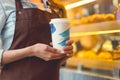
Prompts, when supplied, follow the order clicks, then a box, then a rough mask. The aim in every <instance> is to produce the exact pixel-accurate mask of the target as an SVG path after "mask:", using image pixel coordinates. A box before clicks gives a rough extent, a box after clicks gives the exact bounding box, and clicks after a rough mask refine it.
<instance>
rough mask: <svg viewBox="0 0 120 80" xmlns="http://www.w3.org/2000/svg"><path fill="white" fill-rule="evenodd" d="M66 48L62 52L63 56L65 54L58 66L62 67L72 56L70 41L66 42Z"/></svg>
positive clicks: (71, 42)
mask: <svg viewBox="0 0 120 80" xmlns="http://www.w3.org/2000/svg"><path fill="white" fill-rule="evenodd" d="M66 44H67V46H66V47H64V49H63V51H64V54H65V57H63V58H62V59H61V61H60V64H61V65H62V64H63V63H64V62H65V61H66V59H68V58H70V57H71V56H72V55H73V46H72V44H73V41H72V40H68V41H67V42H66Z"/></svg>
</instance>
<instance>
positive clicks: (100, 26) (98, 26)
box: [70, 20, 120, 37]
mask: <svg viewBox="0 0 120 80" xmlns="http://www.w3.org/2000/svg"><path fill="white" fill-rule="evenodd" d="M116 32H120V21H119V20H118V21H117V20H115V21H106V22H99V23H92V24H85V25H77V26H73V27H71V30H70V33H71V34H70V36H71V37H78V36H84V35H97V34H108V33H116Z"/></svg>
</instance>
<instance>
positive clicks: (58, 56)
mask: <svg viewBox="0 0 120 80" xmlns="http://www.w3.org/2000/svg"><path fill="white" fill-rule="evenodd" d="M64 56H65V54H61V53H52V52H47V56H46V58H45V60H46V61H49V60H55V59H61V58H62V57H64Z"/></svg>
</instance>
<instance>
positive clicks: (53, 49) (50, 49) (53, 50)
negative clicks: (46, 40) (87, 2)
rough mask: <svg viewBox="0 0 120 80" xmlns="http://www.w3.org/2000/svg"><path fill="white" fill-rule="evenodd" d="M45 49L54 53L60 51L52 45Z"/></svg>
mask: <svg viewBox="0 0 120 80" xmlns="http://www.w3.org/2000/svg"><path fill="white" fill-rule="evenodd" d="M45 51H48V52H52V53H57V52H58V50H57V49H55V48H53V47H50V46H46V48H45Z"/></svg>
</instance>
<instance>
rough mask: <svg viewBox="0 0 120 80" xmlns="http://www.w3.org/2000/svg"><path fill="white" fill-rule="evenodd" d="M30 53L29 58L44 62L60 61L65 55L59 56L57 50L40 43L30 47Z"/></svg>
mask: <svg viewBox="0 0 120 80" xmlns="http://www.w3.org/2000/svg"><path fill="white" fill-rule="evenodd" d="M30 51H31V53H30V56H36V57H39V58H41V59H43V60H45V61H49V60H54V59H60V58H62V57H64V56H65V54H61V53H60V52H59V51H58V50H57V49H55V48H53V47H51V46H48V45H46V44H42V43H38V44H35V45H33V46H31V47H30Z"/></svg>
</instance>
